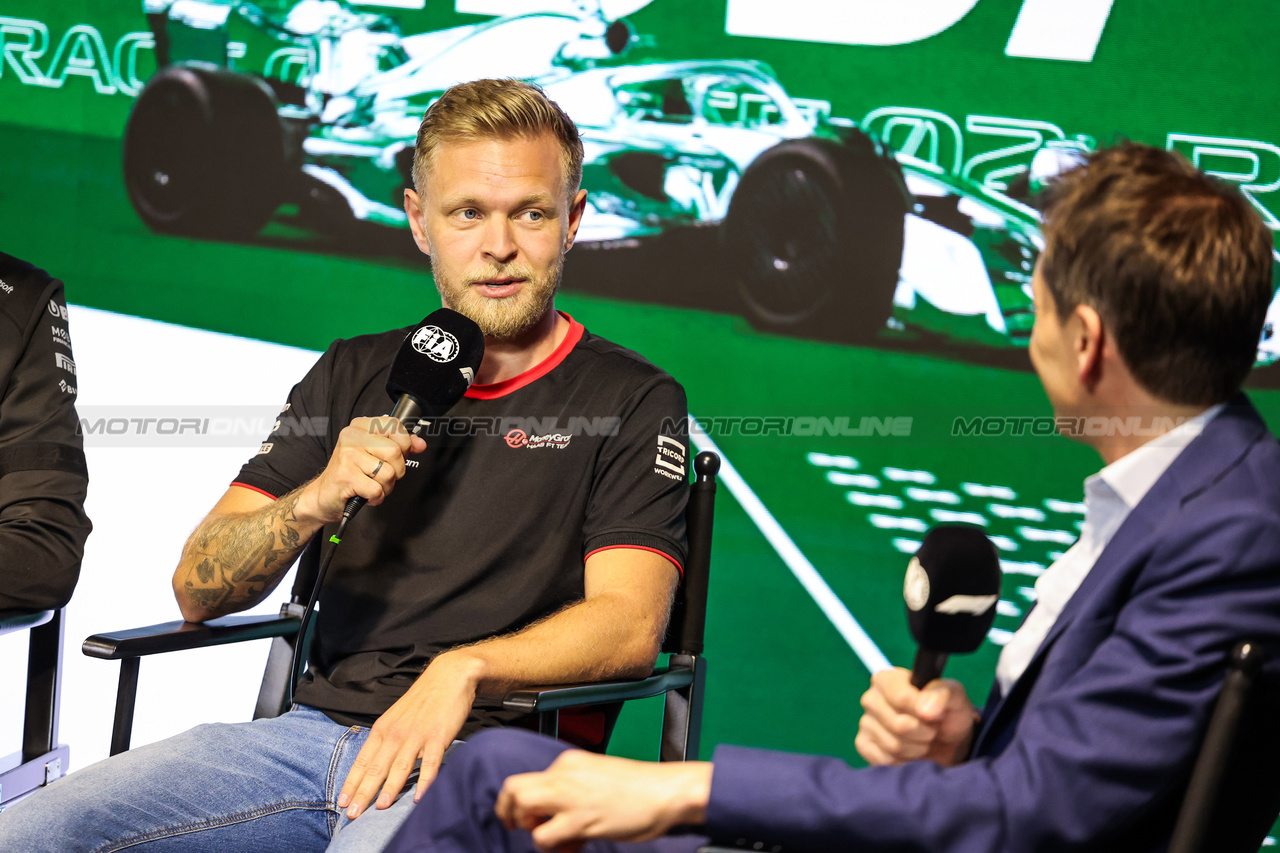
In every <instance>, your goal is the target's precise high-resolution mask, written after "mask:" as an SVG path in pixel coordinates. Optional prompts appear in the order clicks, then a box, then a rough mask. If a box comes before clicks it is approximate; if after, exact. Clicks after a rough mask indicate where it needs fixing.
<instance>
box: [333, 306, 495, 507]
mask: <svg viewBox="0 0 1280 853" xmlns="http://www.w3.org/2000/svg"><path fill="white" fill-rule="evenodd" d="M483 358H484V334H483V333H482V332H481V331H480V327H479V326H477V325H476V324H475V323H474V322H473V321H472V320H471V319H470V318H468V317H464V316H463V315H461V314H459V313H458V312H457V311H454V310H452V309H449V308H441V309H439V310H438V311H432V312H431V313H430V314H428V315H427V316H426V318H425V319H423V321H422V322H421V323H419V324H418V326H417V328H415V329H414V330H413V331H412V332H410V333H409V334H408V335H406V336H405V338H404V342H403V343H401V344H400V350H399V352H397V353H396V358H395V361H393V362H392V363H391V375H390V376H388V377H387V395H388V396H390V397H391V399H392V400H395V408H394V409H392V410H391V415H390V416H391V417H393V418H395V419H396V420H398V421H400V423H402V424H404V427H405V429H407V430H409V432H412V433H417V431H418V429H419V428H420V427H421V421H423V420H424V419H425V420H428V422H429V420H430V419H431V418H438V417H440V416H441V415H443V414H444V413H445V412H447V411H449V410H450V409H452V408H453V407H454V405H455V404H457V402H458V401H459V400H461V399H462V396H463V395H464V394H466V393H467V389H468V388H470V387H471V383H472V382H474V381H475V378H476V371H477V370H479V369H480V361H481V359H483ZM364 505H365V499H364V498H362V497H360V496H359V495H357V496H355V497H353V498H352V499H351V500H349V501H347V505H346V507H344V508H343V511H342V517H343V518H344V519H348V520H349V519H351V518H353V517H354V516H355V514H356V513H357V512H359V511H360V508H361V507H362V506H364Z"/></svg>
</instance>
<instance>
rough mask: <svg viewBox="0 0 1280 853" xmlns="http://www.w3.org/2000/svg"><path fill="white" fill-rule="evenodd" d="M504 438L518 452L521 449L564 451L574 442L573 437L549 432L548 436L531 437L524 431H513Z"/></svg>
mask: <svg viewBox="0 0 1280 853" xmlns="http://www.w3.org/2000/svg"><path fill="white" fill-rule="evenodd" d="M504 438H505V440H506V442H507V446H508V447H513V448H516V449H517V450H518V449H520V448H526V449H528V450H539V449H541V448H544V447H551V448H554V449H556V450H564V449H565V448H566V447H568V446H569V442H570V441H572V440H573V436H572V435H565V434H564V433H559V432H549V433H547V434H546V435H530V434H528V433H526V432H525V431H524V430H522V429H513V430H511V432H509V433H507V434H506V436H504Z"/></svg>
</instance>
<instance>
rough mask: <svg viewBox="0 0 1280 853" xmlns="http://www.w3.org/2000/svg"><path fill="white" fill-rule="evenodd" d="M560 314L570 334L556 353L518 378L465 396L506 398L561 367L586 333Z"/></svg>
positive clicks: (474, 389)
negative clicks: (561, 363)
mask: <svg viewBox="0 0 1280 853" xmlns="http://www.w3.org/2000/svg"><path fill="white" fill-rule="evenodd" d="M559 314H560V316H561V317H564V318H565V319H566V320H568V321H569V332H568V334H566V335H565V336H564V340H563V341H561V342H560V345H559V346H558V347H556V350H555V352H553V353H551V355H549V356H547V357H546V358H545V359H543V360H542V361H540V362H539V363H537V364H535V365H534V366H533V367H531V368H529V369H528V370H526V371H525V372H524V373H521V374H519V375H518V376H512V377H511V378H510V379H504V380H502V381H501V382H493V383H490V384H489V385H472V386H471V387H470V388H468V389H467V393H466V394H464V395H463V396H465V397H470V398H471V399H473V400H496V399H497V398H498V397H505V396H507V395H508V394H510V393H511V392H512V391H515V390H518V389H520V388H523V387H524V386H526V385H529V384H530V383H532V382H535V381H537V380H539V379H541V378H542V377H544V376H546V375H547V374H548V373H550V372H551V371H553V370H555V369H556V368H557V367H559V366H560V362H562V361H564V360H565V357H566V356H568V355H569V352H570V351H571V350H572V349H573V348H574V347H575V346H577V345H578V341H580V340H582V335H583V333H584V332H585V331H586V329H584V328H583V326H582V324H581V323H579V322H578V321H577V320H575V319H573V318H572V317H570V316H569V315H568V314H566V313H564V312H563V311H560V312H559Z"/></svg>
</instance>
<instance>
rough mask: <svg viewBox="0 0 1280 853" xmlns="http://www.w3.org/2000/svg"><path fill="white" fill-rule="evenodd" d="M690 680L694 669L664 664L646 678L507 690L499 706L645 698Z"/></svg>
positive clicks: (534, 707)
mask: <svg viewBox="0 0 1280 853" xmlns="http://www.w3.org/2000/svg"><path fill="white" fill-rule="evenodd" d="M692 683H693V670H692V669H690V668H688V667H684V666H666V667H660V668H658V669H655V670H654V671H653V675H650V676H649V677H648V678H638V679H635V680H633V681H601V682H598V683H595V684H567V685H561V686H555V687H534V688H530V689H528V690H518V691H516V692H514V693H508V694H507V695H506V697H505V698H504V699H503V700H502V707H504V708H506V709H507V710H509V711H522V712H524V713H526V714H534V713H538V712H540V711H561V710H564V709H565V708H579V707H582V706H585V705H601V704H604V703H606V702H621V701H623V700H625V699H646V698H648V697H650V696H658V695H661V694H663V693H666V692H668V691H670V690H678V689H679V688H681V687H687V686H688V685H690V684H692Z"/></svg>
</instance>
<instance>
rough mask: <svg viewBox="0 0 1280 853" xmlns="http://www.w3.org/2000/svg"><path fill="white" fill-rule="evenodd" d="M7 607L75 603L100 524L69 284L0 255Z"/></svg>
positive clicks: (0, 479)
mask: <svg viewBox="0 0 1280 853" xmlns="http://www.w3.org/2000/svg"><path fill="white" fill-rule="evenodd" d="M0 327H3V329H2V330H0V389H2V392H0V393H2V394H3V397H2V398H0V611H6V610H51V609H54V608H58V607H62V606H63V605H65V604H66V603H67V602H68V601H69V600H70V599H71V592H72V590H74V589H75V586H76V581H77V580H78V579H79V577H80V561H81V558H82V557H83V556H84V543H85V540H86V539H88V537H89V531H90V530H91V529H92V528H93V525H92V524H91V523H90V522H89V518H88V516H86V515H85V512H84V500H85V495H86V492H87V490H88V486H89V474H88V470H87V468H86V467H85V459H84V449H83V448H84V442H83V439H82V438H81V435H80V430H79V429H78V425H79V421H78V419H77V417H76V408H75V403H76V393H77V388H78V379H77V376H76V363H75V359H74V357H73V355H72V352H71V334H70V332H69V327H68V325H67V304H66V300H65V299H64V297H63V287H62V282H61V281H58V280H57V279H55V278H52V277H51V276H50V275H49V274H48V273H46V272H45V271H44V270H42V269H39V268H38V267H35V266H32V265H31V264H29V263H27V262H26V261H22V260H19V259H18V258H15V257H13V256H12V255H6V254H4V253H3V252H0Z"/></svg>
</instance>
